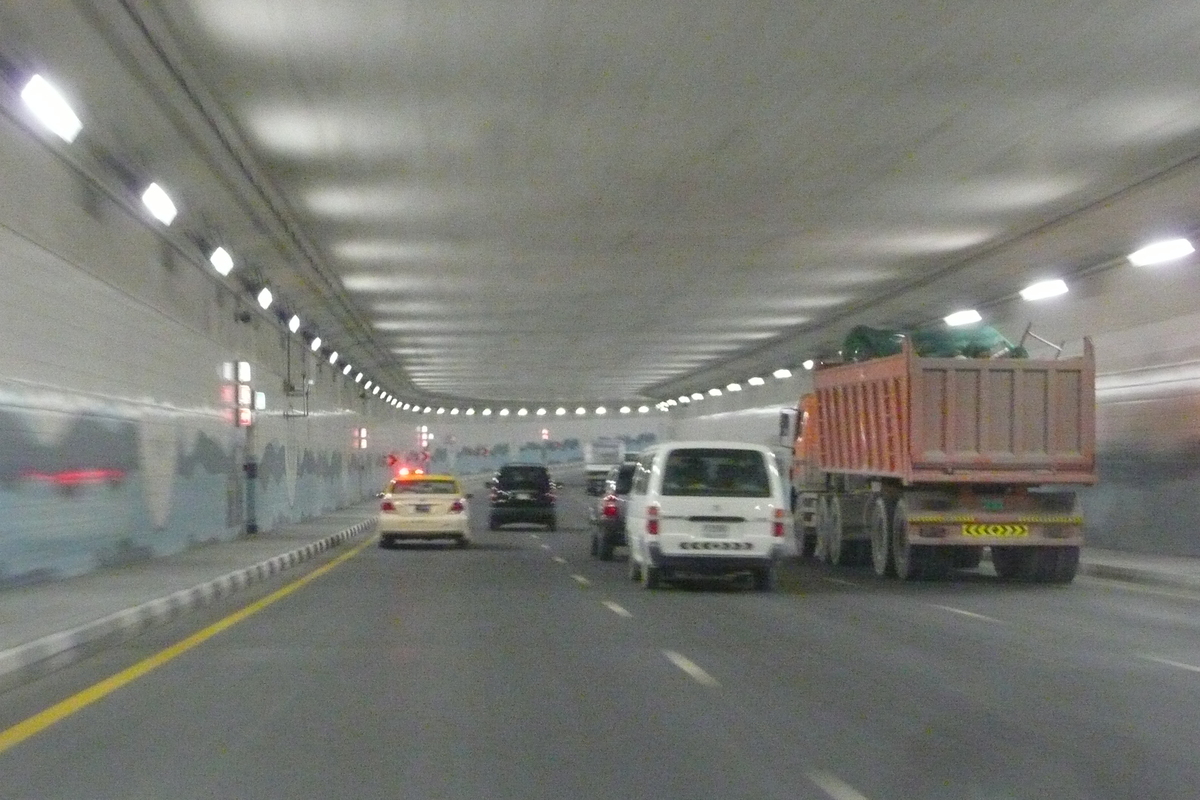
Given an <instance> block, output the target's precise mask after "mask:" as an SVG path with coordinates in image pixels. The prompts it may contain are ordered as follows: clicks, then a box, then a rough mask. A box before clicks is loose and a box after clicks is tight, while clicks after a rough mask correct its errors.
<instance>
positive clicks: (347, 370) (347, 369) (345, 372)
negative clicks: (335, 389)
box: [342, 364, 354, 375]
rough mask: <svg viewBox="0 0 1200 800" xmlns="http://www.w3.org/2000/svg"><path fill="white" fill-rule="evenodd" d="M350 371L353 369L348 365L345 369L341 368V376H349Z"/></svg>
mask: <svg viewBox="0 0 1200 800" xmlns="http://www.w3.org/2000/svg"><path fill="white" fill-rule="evenodd" d="M352 369H354V367H352V366H350V365H349V364H347V365H346V366H345V367H343V368H342V374H343V375H349V374H350V370H352Z"/></svg>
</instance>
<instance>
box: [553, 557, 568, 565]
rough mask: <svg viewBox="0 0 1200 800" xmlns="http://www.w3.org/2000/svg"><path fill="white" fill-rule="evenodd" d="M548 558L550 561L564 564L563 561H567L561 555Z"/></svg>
mask: <svg viewBox="0 0 1200 800" xmlns="http://www.w3.org/2000/svg"><path fill="white" fill-rule="evenodd" d="M550 560H551V561H553V562H554V563H555V564H565V563H567V560H566V559H565V558H563V557H562V556H555V557H554V558H552V559H550Z"/></svg>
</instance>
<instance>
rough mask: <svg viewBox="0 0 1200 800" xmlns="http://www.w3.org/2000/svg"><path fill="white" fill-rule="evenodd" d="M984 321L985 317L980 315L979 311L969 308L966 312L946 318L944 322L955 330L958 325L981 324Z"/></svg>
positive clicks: (956, 312) (955, 313)
mask: <svg viewBox="0 0 1200 800" xmlns="http://www.w3.org/2000/svg"><path fill="white" fill-rule="evenodd" d="M982 319H983V317H981V316H980V315H979V312H978V311H976V310H975V309H973V308H968V309H966V310H964V311H955V312H954V313H953V314H950V315H949V316H947V317H945V318H944V321H945V323H946V324H947V325H949V326H950V327H952V328H953V327H956V326H958V325H970V324H972V323H975V322H979V321H980V320H982Z"/></svg>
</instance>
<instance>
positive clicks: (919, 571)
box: [892, 499, 949, 581]
mask: <svg viewBox="0 0 1200 800" xmlns="http://www.w3.org/2000/svg"><path fill="white" fill-rule="evenodd" d="M892 562H893V564H894V565H895V568H896V577H897V578H899V579H900V580H902V581H919V580H928V579H930V578H940V577H942V576H944V575H945V574H946V572H947V571H948V570H949V562H948V561H947V560H946V559H945V558H943V557H942V554H941V553H940V552H939V548H937V547H934V546H931V545H915V544H910V543H909V541H908V506H907V505H906V504H905V502H904V500H903V499H901V500H898V501H897V502H896V507H895V509H894V510H893V511H892Z"/></svg>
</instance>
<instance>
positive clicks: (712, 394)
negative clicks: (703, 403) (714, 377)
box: [708, 386, 724, 397]
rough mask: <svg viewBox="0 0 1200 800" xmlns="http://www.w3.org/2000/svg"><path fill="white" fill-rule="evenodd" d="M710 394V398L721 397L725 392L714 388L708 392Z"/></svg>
mask: <svg viewBox="0 0 1200 800" xmlns="http://www.w3.org/2000/svg"><path fill="white" fill-rule="evenodd" d="M708 394H709V396H710V397H720V396H721V395H722V394H724V392H722V391H721V390H720V389H718V388H717V387H715V386H714V387H713V388H711V389H709V390H708Z"/></svg>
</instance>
